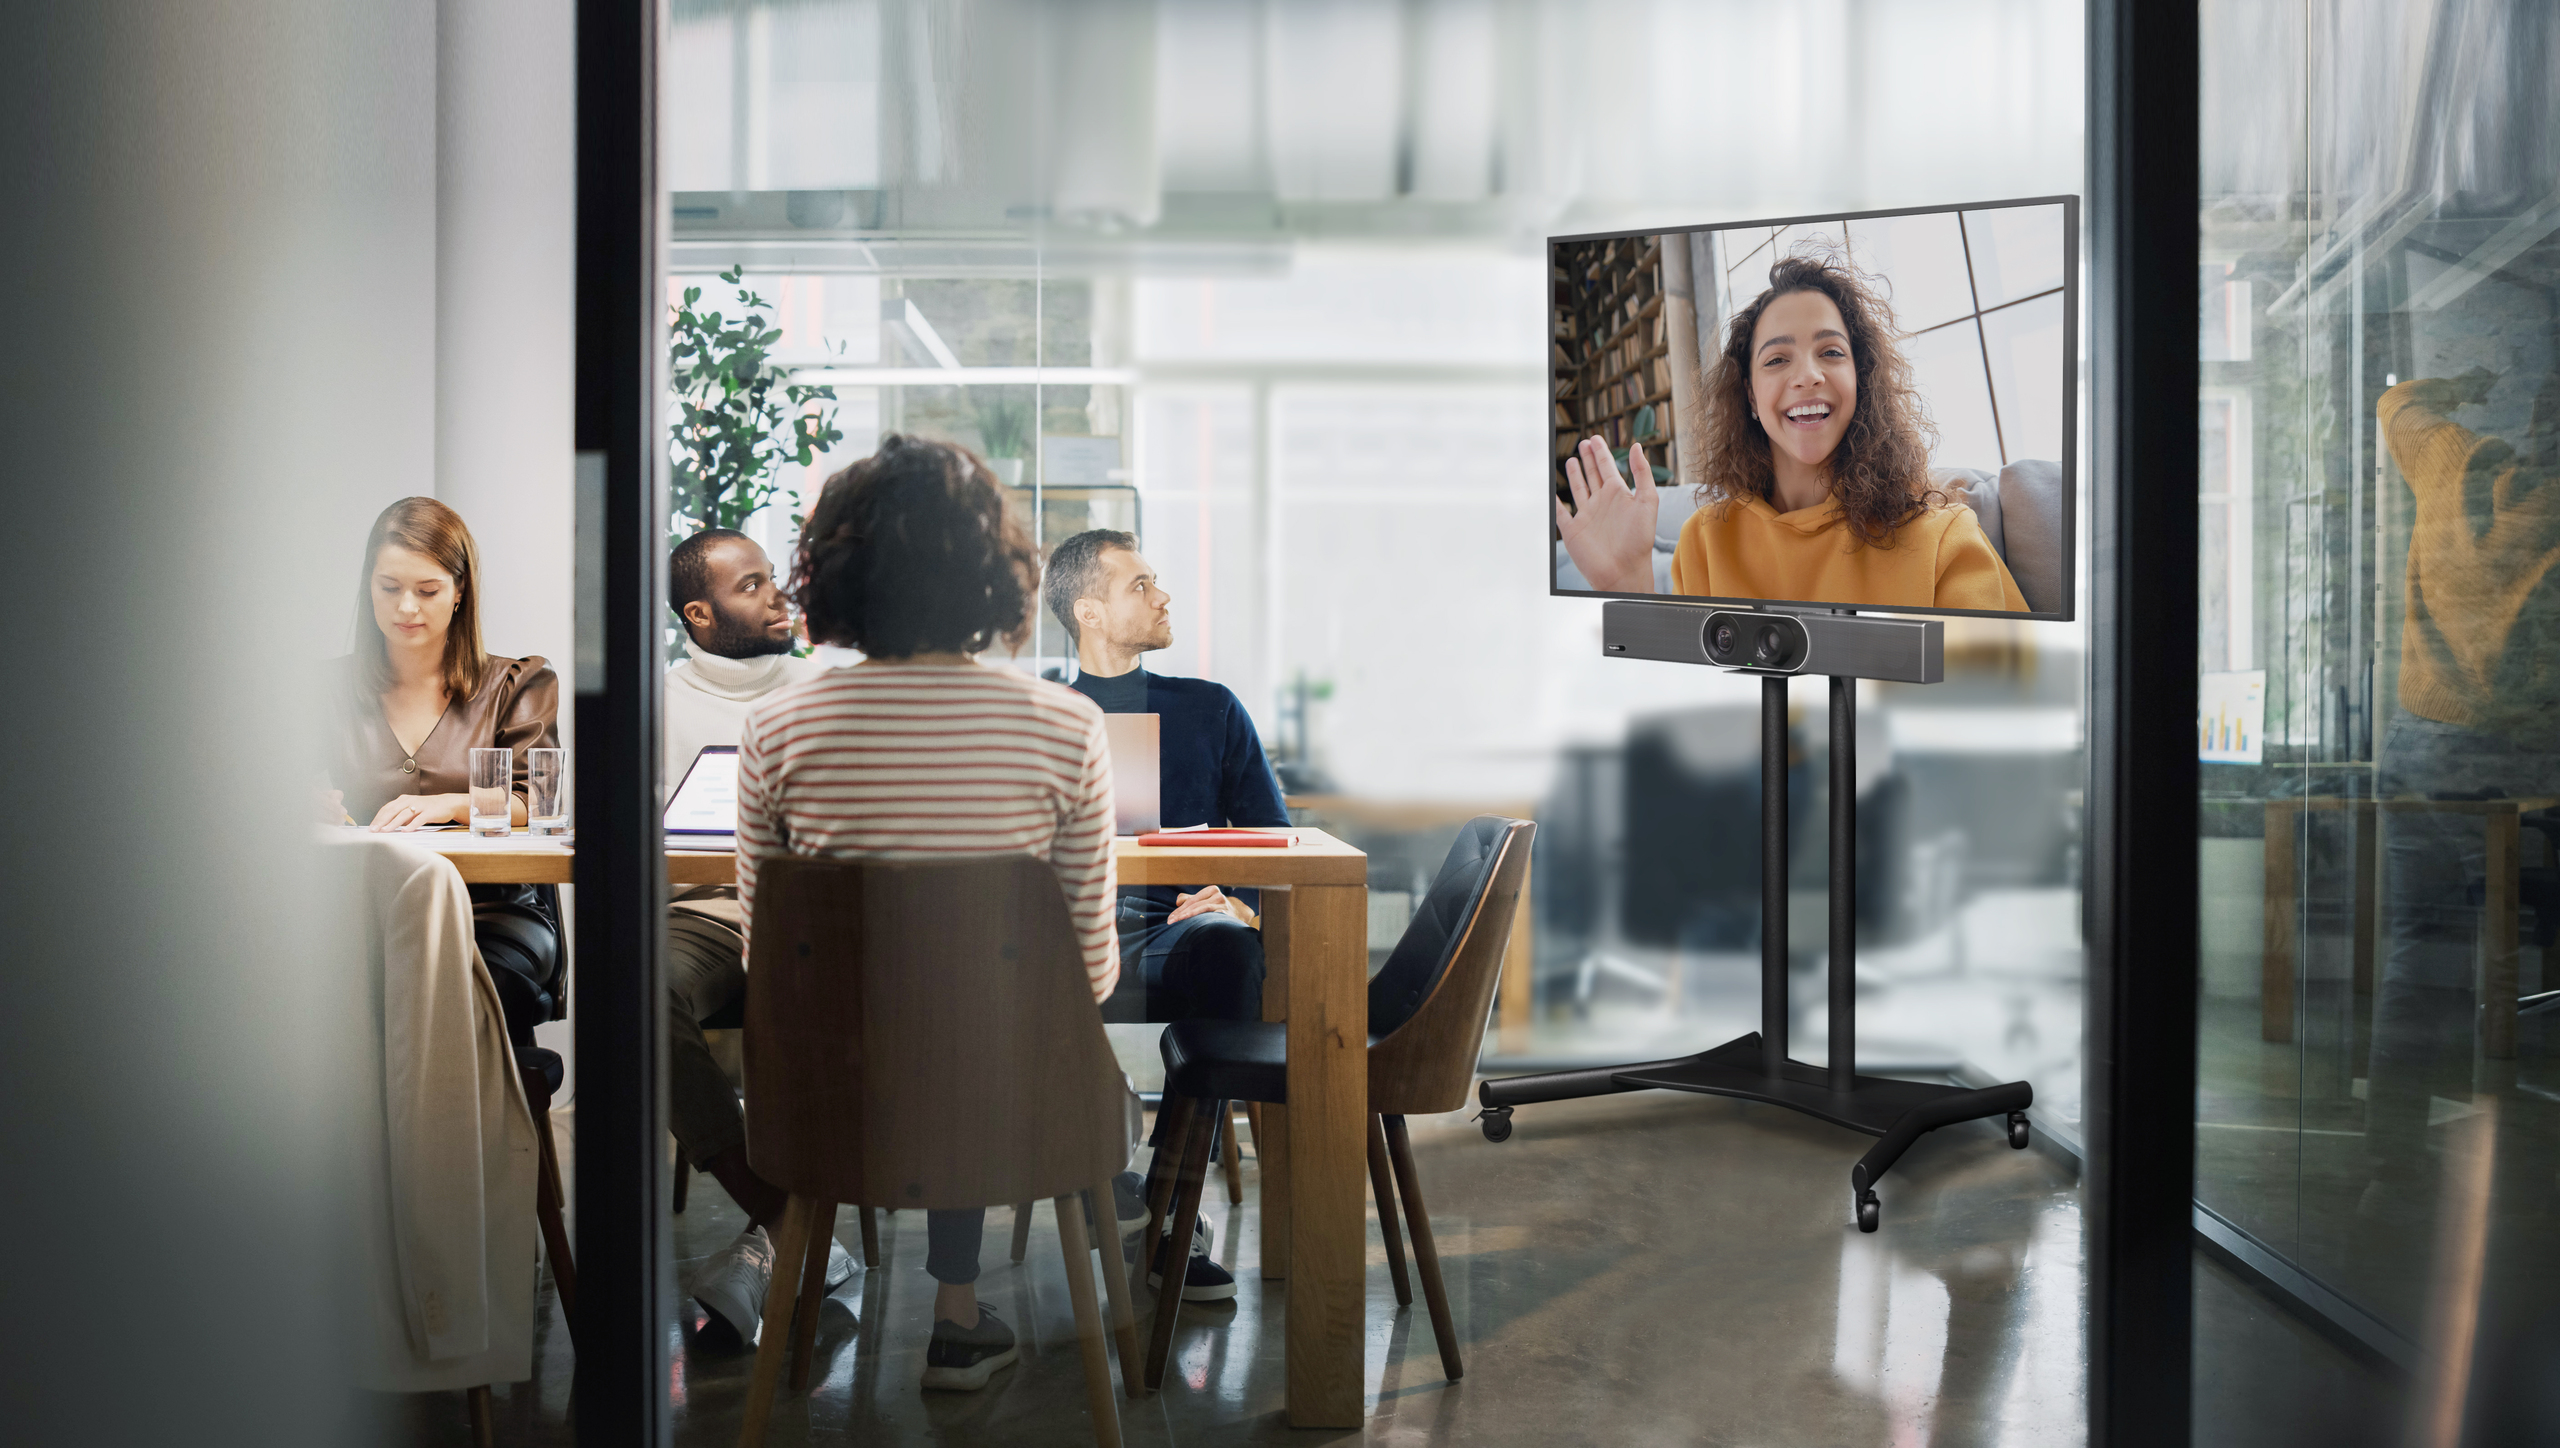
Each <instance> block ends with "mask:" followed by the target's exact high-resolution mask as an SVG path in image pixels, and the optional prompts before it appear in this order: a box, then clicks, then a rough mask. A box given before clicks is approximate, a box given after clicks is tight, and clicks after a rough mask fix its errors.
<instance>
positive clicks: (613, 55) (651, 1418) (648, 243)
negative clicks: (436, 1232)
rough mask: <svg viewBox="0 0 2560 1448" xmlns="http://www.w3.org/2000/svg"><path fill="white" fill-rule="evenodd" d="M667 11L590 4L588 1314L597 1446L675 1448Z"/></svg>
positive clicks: (586, 1395) (584, 30)
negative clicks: (668, 1010) (667, 801)
mask: <svg viewBox="0 0 2560 1448" xmlns="http://www.w3.org/2000/svg"><path fill="white" fill-rule="evenodd" d="M663 23H664V16H663V14H662V7H661V3H660V0H579V3H578V42H577V55H578V75H577V87H578V98H577V112H578V245H577V255H578V282H577V308H578V344H577V346H578V401H577V449H578V459H577V461H578V470H577V478H578V481H577V490H578V528H577V535H578V536H577V550H578V557H577V571H578V621H577V635H578V647H577V669H576V672H577V678H576V689H577V694H576V697H577V723H578V755H579V759H578V783H579V786H580V788H579V791H578V793H579V802H578V814H579V819H578V855H577V866H576V879H577V885H578V890H577V904H576V907H575V914H576V923H577V936H576V939H577V946H578V956H579V959H580V961H581V962H582V963H583V965H584V966H585V967H586V968H584V969H582V970H580V971H579V973H578V980H577V992H578V1001H577V1011H576V1014H577V1048H578V1131H577V1145H578V1150H577V1180H578V1192H577V1201H578V1234H577V1254H578V1266H579V1268H580V1271H579V1276H578V1288H579V1293H578V1314H577V1320H576V1324H575V1326H576V1346H575V1351H576V1353H577V1364H578V1366H577V1378H576V1385H575V1387H574V1389H573V1390H572V1394H571V1404H572V1411H573V1414H574V1416H575V1421H576V1425H577V1433H578V1441H579V1442H581V1443H592V1444H610V1445H614V1448H662V1445H664V1444H666V1443H667V1442H668V1438H669V1431H670V1426H671V1417H672V1415H671V1411H670V1406H669V1403H668V1394H667V1370H668V1361H667V1334H666V1327H665V1324H666V1323H667V1321H668V1320H669V1312H668V1309H669V1306H670V1304H671V1302H672V1301H673V1298H674V1287H673V1283H672V1281H671V1276H672V1270H673V1269H672V1267H671V1266H670V1264H669V1257H668V1253H667V1246H668V1232H669V1225H668V1219H667V1212H668V1204H667V1183H666V1174H667V1169H666V1145H665V1143H666V1127H665V1125H664V1120H665V1116H666V1091H665V1087H664V1085H663V1084H662V1082H663V1077H664V1070H663V1063H664V1057H665V1054H666V1031H665V1029H664V1026H663V1025H662V1023H661V1020H660V1017H661V1015H662V1013H663V1011H664V1000H665V992H664V990H663V989H662V987H661V985H660V981H661V978H662V976H661V962H660V959H659V954H660V949H661V947H662V945H663V942H664V938H665V923H666V887H667V867H666V858H665V855H664V852H663V849H662V846H661V840H660V834H659V819H658V812H657V809H656V804H657V799H658V767H659V736H658V695H659V663H660V653H661V645H660V643H659V638H658V631H659V628H660V626H661V620H662V618H663V615H662V614H661V612H660V608H661V605H660V603H659V601H658V600H659V598H660V597H661V596H662V593H663V589H662V586H661V578H662V576H663V573H664V561H663V560H664V554H665V543H664V539H665V536H666V522H665V518H664V513H665V501H664V500H665V497H666V490H665V488H664V487H663V486H662V483H661V479H660V477H659V472H660V470H661V468H662V467H663V466H664V461H665V455H664V451H663V449H661V448H660V447H658V445H657V436H658V410H657V408H656V406H655V405H654V399H655V398H656V397H657V395H658V381H659V379H658V372H659V368H658V358H659V355H660V349H659V346H658V327H659V315H660V311H661V297H660V290H659V289H660V280H659V279H660V277H661V275H662V271H663V268H662V266H661V259H660V255H659V246H660V239H661V237H662V236H663V234H664V229H665V223H664V216H663V211H664V202H663V199H662V198H661V197H660V196H659V194H658V181H657V154H656V153H657V125H658V105H657V96H658V37H659V33H660V27H661V25H662V24H663Z"/></svg>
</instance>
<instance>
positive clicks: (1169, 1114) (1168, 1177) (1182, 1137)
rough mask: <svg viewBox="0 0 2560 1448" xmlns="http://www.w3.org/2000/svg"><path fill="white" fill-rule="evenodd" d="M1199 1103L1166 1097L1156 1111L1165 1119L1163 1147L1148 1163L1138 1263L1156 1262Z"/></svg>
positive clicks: (1160, 1136) (1159, 1137)
mask: <svg viewBox="0 0 2560 1448" xmlns="http://www.w3.org/2000/svg"><path fill="white" fill-rule="evenodd" d="M1198 1108H1199V1103H1198V1102H1195V1101H1193V1100H1192V1099H1191V1098H1190V1097H1188V1096H1168V1097H1166V1098H1164V1104H1163V1105H1162V1106H1159V1107H1157V1108H1156V1109H1157V1110H1158V1111H1159V1112H1163V1113H1166V1115H1165V1116H1164V1130H1162V1131H1159V1132H1157V1133H1156V1139H1157V1140H1158V1141H1161V1142H1163V1143H1164V1145H1162V1146H1160V1147H1157V1148H1156V1155H1155V1160H1153V1161H1150V1162H1148V1163H1147V1193H1146V1195H1147V1235H1146V1237H1145V1238H1144V1240H1142V1241H1140V1242H1139V1243H1138V1261H1139V1262H1141V1263H1146V1262H1153V1261H1154V1260H1156V1243H1158V1242H1160V1241H1162V1240H1164V1218H1165V1213H1167V1212H1170V1211H1172V1210H1173V1187H1174V1181H1175V1179H1176V1178H1177V1177H1179V1176H1180V1175H1181V1168H1182V1148H1183V1143H1185V1142H1187V1141H1189V1140H1190V1139H1191V1114H1192V1112H1194V1111H1195V1110H1197V1109H1198Z"/></svg>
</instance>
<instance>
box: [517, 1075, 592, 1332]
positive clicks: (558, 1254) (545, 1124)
mask: <svg viewBox="0 0 2560 1448" xmlns="http://www.w3.org/2000/svg"><path fill="white" fill-rule="evenodd" d="M520 1074H521V1075H522V1076H523V1078H524V1099H525V1104H526V1105H527V1106H529V1107H531V1108H532V1110H533V1139H534V1142H535V1144H536V1145H537V1146H538V1147H539V1148H540V1156H539V1161H538V1164H537V1167H536V1170H535V1174H534V1188H533V1214H534V1218H535V1220H537V1221H539V1222H540V1223H541V1224H542V1250H543V1252H544V1254H545V1255H547V1256H548V1257H550V1259H551V1285H552V1286H553V1287H554V1288H555V1289H557V1290H558V1292H559V1293H560V1319H561V1321H563V1322H565V1323H567V1324H568V1325H569V1341H570V1342H571V1343H572V1344H575V1343H576V1342H577V1340H578V1264H577V1261H576V1260H575V1259H574V1258H573V1257H572V1256H571V1255H570V1252H569V1224H568V1222H567V1220H566V1219H565V1217H564V1216H563V1213H564V1212H565V1211H566V1209H567V1203H568V1197H567V1194H566V1193H564V1192H563V1191H562V1190H561V1187H560V1147H559V1144H558V1143H557V1142H556V1141H554V1140H553V1139H552V1135H551V1091H550V1089H549V1087H548V1086H547V1085H545V1083H544V1082H543V1079H542V1073H540V1072H538V1071H526V1072H522V1073H520Z"/></svg>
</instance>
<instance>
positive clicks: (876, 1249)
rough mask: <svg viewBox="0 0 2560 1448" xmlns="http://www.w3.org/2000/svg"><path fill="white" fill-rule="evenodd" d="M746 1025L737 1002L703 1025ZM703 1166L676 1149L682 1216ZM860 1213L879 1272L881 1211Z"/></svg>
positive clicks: (867, 1253)
mask: <svg viewBox="0 0 2560 1448" xmlns="http://www.w3.org/2000/svg"><path fill="white" fill-rule="evenodd" d="M746 1026H747V1012H746V1007H745V1006H744V1005H743V1004H741V1003H740V1002H738V1001H731V1002H730V1003H729V1004H728V1005H726V1006H723V1007H721V1008H720V1009H719V1010H717V1011H714V1012H712V1015H711V1019H709V1020H707V1021H704V1022H703V1023H702V1028H703V1029H704V1030H706V1031H742V1030H745V1029H746ZM700 1166H701V1164H700V1163H699V1162H695V1161H691V1160H688V1159H687V1158H686V1156H685V1154H684V1148H683V1147H681V1146H679V1147H677V1148H676V1169H675V1199H674V1201H673V1202H672V1203H670V1206H669V1209H670V1210H671V1211H673V1212H674V1213H675V1215H677V1216H679V1217H681V1216H683V1215H684V1209H685V1204H686V1202H687V1201H688V1200H689V1199H690V1198H691V1197H692V1195H693V1174H694V1172H695V1171H696V1170H697V1169H699V1168H700ZM848 1205H850V1204H848ZM860 1216H861V1220H862V1265H863V1266H864V1268H866V1269H868V1270H871V1271H877V1270H879V1269H880V1268H882V1267H886V1266H888V1265H889V1264H888V1262H887V1260H886V1259H884V1258H883V1257H882V1256H881V1255H880V1212H879V1209H878V1208H876V1207H862V1208H860ZM1013 1260H1014V1261H1016V1262H1019V1261H1021V1260H1022V1250H1021V1249H1020V1248H1019V1247H1017V1248H1015V1249H1014V1253H1013Z"/></svg>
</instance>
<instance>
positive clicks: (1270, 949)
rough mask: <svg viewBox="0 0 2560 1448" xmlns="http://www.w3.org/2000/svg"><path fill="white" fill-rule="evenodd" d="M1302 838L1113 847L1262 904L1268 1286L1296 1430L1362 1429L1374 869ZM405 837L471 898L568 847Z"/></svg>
mask: <svg viewBox="0 0 2560 1448" xmlns="http://www.w3.org/2000/svg"><path fill="white" fill-rule="evenodd" d="M1296 834H1297V836H1298V843H1297V844H1296V845H1294V846H1292V847H1290V848H1288V849H1276V850H1275V849H1232V848H1230V849H1202V848H1170V849H1141V848H1139V846H1138V844H1137V842H1136V841H1135V840H1131V839H1121V840H1118V841H1115V842H1114V846H1115V851H1116V854H1117V856H1118V864H1119V874H1120V883H1121V884H1122V885H1225V886H1246V887H1256V888H1259V889H1261V890H1262V891H1263V895H1262V940H1263V958H1264V961H1265V963H1266V966H1267V969H1268V974H1267V975H1266V976H1265V978H1264V985H1263V988H1262V1018H1263V1019H1264V1020H1268V1021H1287V1022H1288V1023H1289V1105H1288V1107H1287V1109H1285V1110H1283V1109H1280V1108H1278V1107H1272V1106H1266V1107H1264V1108H1263V1111H1262V1130H1261V1134H1260V1137H1259V1139H1258V1145H1257V1150H1258V1152H1259V1160H1260V1166H1261V1177H1262V1275H1263V1277H1264V1278H1266V1279H1274V1280H1276V1279H1283V1278H1285V1279H1286V1280H1287V1281H1288V1284H1289V1293H1288V1329H1287V1334H1286V1340H1287V1350H1288V1353H1287V1355H1288V1382H1289V1388H1288V1406H1289V1422H1290V1424H1291V1425H1292V1426H1294V1427H1300V1428H1356V1427H1358V1426H1360V1422H1361V1400H1362V1391H1361V1371H1360V1348H1361V1342H1362V1338H1363V1335H1364V1333H1363V1329H1364V1326H1365V1324H1364V1322H1363V1317H1364V1315H1365V1313H1366V1311H1367V1304H1368V1284H1367V1280H1366V1278H1367V1273H1368V1265H1369V1248H1368V1210H1367V1200H1368V1199H1367V1195H1366V1193H1367V1191H1368V1170H1369V1157H1368V1140H1369V1134H1368V1117H1369V860H1368V856H1366V855H1365V854H1363V853H1361V852H1360V851H1359V850H1356V849H1353V848H1352V847H1351V846H1349V845H1346V844H1344V843H1342V842H1341V841H1340V840H1338V839H1335V838H1334V837H1333V836H1331V835H1329V834H1326V833H1325V832H1324V831H1322V830H1319V829H1313V828H1301V829H1298V830H1297V831H1296ZM408 838H410V839H411V840H413V841H414V842H416V843H418V844H421V845H424V846H426V847H427V848H428V849H431V850H435V851H437V852H438V853H440V854H443V855H445V856H447V857H448V858H450V859H451V860H452V861H453V863H454V867H455V868H456V869H457V870H459V871H460V872H461V875H462V878H463V879H464V880H466V881H468V882H470V883H473V884H533V885H545V884H558V885H565V884H567V883H569V875H570V863H571V858H572V856H571V847H570V846H569V845H567V844H563V843H561V842H559V841H556V840H548V839H536V838H534V837H533V836H530V835H523V834H518V835H512V836H509V837H508V838H507V839H506V840H504V841H500V840H480V839H474V838H472V837H470V836H468V835H465V834H462V833H460V832H458V831H426V832H422V833H419V834H415V835H411V836H409V837H408ZM736 875H737V861H736V857H735V856H733V855H730V854H725V853H723V854H705V853H700V852H695V851H683V850H669V851H668V852H667V880H668V883H670V884H674V885H725V884H728V883H731V882H732V881H733V880H735V879H736Z"/></svg>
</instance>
